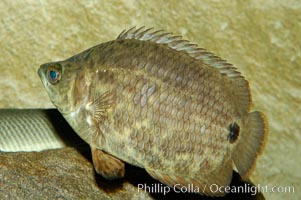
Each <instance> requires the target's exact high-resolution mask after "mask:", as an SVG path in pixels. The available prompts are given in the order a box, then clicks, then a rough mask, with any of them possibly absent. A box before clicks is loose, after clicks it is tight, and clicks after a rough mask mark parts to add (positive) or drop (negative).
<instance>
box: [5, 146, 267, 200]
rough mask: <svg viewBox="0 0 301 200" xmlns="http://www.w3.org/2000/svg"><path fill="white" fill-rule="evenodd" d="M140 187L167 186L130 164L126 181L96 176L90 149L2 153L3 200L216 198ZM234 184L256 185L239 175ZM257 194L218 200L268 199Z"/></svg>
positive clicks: (232, 196) (235, 195)
mask: <svg viewBox="0 0 301 200" xmlns="http://www.w3.org/2000/svg"><path fill="white" fill-rule="evenodd" d="M138 184H142V185H144V184H145V185H147V186H149V187H150V188H155V187H157V188H159V187H160V188H164V187H166V186H165V185H163V184H161V183H159V182H158V181H156V180H154V179H152V178H151V177H150V176H149V175H148V174H147V173H146V171H145V170H143V169H140V168H136V167H133V166H130V165H126V175H125V178H124V179H120V180H115V181H107V180H105V179H103V178H102V177H101V176H99V175H97V174H95V172H94V169H93V166H92V164H91V158H90V151H89V149H88V148H83V149H82V150H81V151H78V150H77V149H75V148H73V147H66V148H63V149H56V150H48V151H42V152H30V153H28V152H19V153H4V152H2V153H0V199H45V198H47V199H166V198H168V199H169V198H170V199H175V198H176V199H191V198H193V199H212V198H209V197H205V196H201V195H199V194H192V193H191V192H189V191H188V192H186V193H183V194H178V193H176V192H175V191H173V189H171V190H170V192H168V193H166V194H165V195H164V194H163V189H162V190H160V191H158V190H157V191H155V189H153V190H152V192H150V193H149V192H147V191H145V190H143V189H141V190H139V189H138ZM232 184H233V185H235V187H238V185H241V186H242V185H244V184H247V186H249V187H251V186H253V185H252V183H248V182H243V181H241V179H240V177H239V176H238V175H237V174H235V175H234V179H233V182H232ZM253 192H254V191H253ZM254 194H255V193H252V192H249V193H247V194H229V195H226V196H225V197H224V198H217V199H220V200H223V199H232V198H234V197H235V198H240V199H241V198H243V199H257V200H261V199H264V198H263V196H262V194H260V193H259V194H256V195H254Z"/></svg>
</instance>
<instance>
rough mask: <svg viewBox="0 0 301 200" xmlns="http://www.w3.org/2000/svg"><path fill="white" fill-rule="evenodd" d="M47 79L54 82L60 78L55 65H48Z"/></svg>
mask: <svg viewBox="0 0 301 200" xmlns="http://www.w3.org/2000/svg"><path fill="white" fill-rule="evenodd" d="M47 79H48V82H49V83H51V84H53V85H54V84H56V83H57V82H58V81H59V80H60V79H61V73H60V70H59V69H58V68H57V67H55V66H51V67H49V68H48V70H47Z"/></svg>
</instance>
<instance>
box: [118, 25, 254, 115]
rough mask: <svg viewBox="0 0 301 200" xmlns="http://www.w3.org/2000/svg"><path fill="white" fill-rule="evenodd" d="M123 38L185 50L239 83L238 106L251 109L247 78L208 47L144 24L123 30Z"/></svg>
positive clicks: (236, 94) (121, 35)
mask: <svg viewBox="0 0 301 200" xmlns="http://www.w3.org/2000/svg"><path fill="white" fill-rule="evenodd" d="M122 39H136V40H141V41H151V42H155V43H157V44H164V45H166V46H168V47H169V48H171V49H174V50H177V51H180V52H184V53H186V54H187V55H189V56H190V57H192V58H194V59H196V60H200V61H202V62H203V63H204V64H206V65H208V66H210V67H212V68H215V69H217V70H218V71H219V72H220V73H221V74H223V75H226V76H227V77H229V78H230V79H232V80H235V82H236V83H238V85H237V87H236V88H233V93H234V95H235V96H236V97H238V99H239V100H240V101H239V105H238V106H239V107H240V108H241V109H242V110H243V111H249V109H250V108H249V107H250V102H251V94H250V91H249V84H248V81H246V80H245V78H244V77H243V76H242V75H241V73H240V72H239V71H237V68H235V67H233V65H232V64H230V63H227V62H226V61H225V60H223V59H221V58H219V57H218V56H216V55H214V54H213V53H210V52H208V51H207V50H206V49H203V48H199V47H198V45H197V44H193V43H190V42H189V41H188V40H183V39H182V37H181V36H174V35H173V34H172V33H167V32H164V31H163V30H157V31H155V30H154V29H153V28H148V29H146V28H145V27H144V26H143V27H140V28H136V27H133V28H131V29H129V30H124V31H122V32H121V33H120V34H119V36H118V37H117V40H122Z"/></svg>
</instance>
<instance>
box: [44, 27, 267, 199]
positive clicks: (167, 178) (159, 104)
mask: <svg viewBox="0 0 301 200" xmlns="http://www.w3.org/2000/svg"><path fill="white" fill-rule="evenodd" d="M38 73H39V76H40V78H41V80H42V83H43V85H44V87H45V88H46V91H47V93H48V95H49V97H50V99H51V101H52V102H53V104H54V105H55V106H56V107H57V108H58V110H59V111H60V112H61V113H62V115H63V116H64V118H65V119H66V120H67V122H68V123H69V124H70V125H71V127H72V128H73V129H74V130H75V132H76V133H77V134H78V135H79V136H80V137H81V138H82V139H83V140H85V141H86V142H87V143H88V144H89V145H90V147H91V151H92V157H93V163H94V168H95V170H96V171H97V172H98V173H99V174H101V175H102V176H103V177H105V178H107V179H109V180H111V179H116V178H122V177H123V176H124V173H125V170H124V163H125V162H126V163H129V164H132V165H135V166H138V167H142V168H145V170H146V171H147V172H148V173H149V174H150V175H151V176H152V177H153V178H155V179H157V180H159V181H160V182H162V183H164V184H166V185H169V186H174V185H176V186H177V187H182V186H186V187H188V186H189V185H191V184H193V185H194V186H195V187H198V188H199V193H201V194H205V195H208V196H223V195H225V193H224V192H222V191H217V192H213V191H210V188H209V187H208V186H209V185H210V184H216V185H218V186H228V185H229V184H230V182H231V178H232V172H233V169H236V170H237V171H238V173H239V174H240V175H241V176H242V177H243V178H246V177H248V176H249V175H250V174H251V172H252V170H253V168H254V166H255V162H256V158H257V156H258V155H259V154H261V153H262V151H263V148H264V143H265V141H266V138H267V125H266V123H265V117H264V114H263V113H262V112H259V111H252V112H251V111H250V105H251V101H252V100H251V94H250V89H249V84H248V81H247V80H245V78H244V77H243V76H242V75H241V73H240V72H238V71H237V69H236V68H235V67H233V66H232V65H231V64H229V63H227V62H226V61H225V60H222V59H220V58H219V57H217V56H215V55H214V54H213V53H209V52H208V51H206V50H205V49H203V48H199V47H198V46H197V45H196V44H192V43H190V42H189V41H187V40H183V39H182V37H180V36H174V35H172V34H171V33H165V32H163V31H155V30H154V29H151V28H150V29H146V28H144V27H141V28H138V29H137V28H132V29H129V30H126V31H123V32H122V33H121V34H120V35H119V36H118V37H117V39H115V40H112V41H109V42H106V43H102V44H99V45H97V46H94V47H92V48H90V49H87V50H85V51H83V52H82V53H80V54H77V55H75V56H72V57H71V58H69V59H66V60H63V61H58V62H51V63H46V64H43V65H41V67H40V69H39V71H38Z"/></svg>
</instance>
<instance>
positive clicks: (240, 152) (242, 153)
mask: <svg viewBox="0 0 301 200" xmlns="http://www.w3.org/2000/svg"><path fill="white" fill-rule="evenodd" d="M264 118H265V117H264V114H263V113H261V112H258V111H255V112H252V113H250V114H249V117H248V120H247V122H246V123H245V125H244V127H243V130H242V133H241V139H240V141H239V144H238V145H237V147H236V149H234V152H233V154H232V159H233V161H234V164H235V166H236V168H237V170H238V173H239V174H240V175H241V176H242V177H243V178H247V177H248V176H250V174H251V173H252V171H253V169H254V168H255V164H256V158H257V156H258V155H260V154H261V153H262V152H263V149H264V145H265V142H266V140H267V133H268V128H267V124H266V123H265V120H264Z"/></svg>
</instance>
